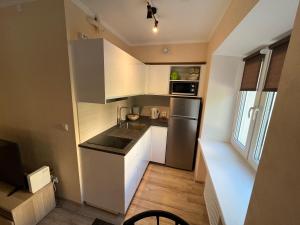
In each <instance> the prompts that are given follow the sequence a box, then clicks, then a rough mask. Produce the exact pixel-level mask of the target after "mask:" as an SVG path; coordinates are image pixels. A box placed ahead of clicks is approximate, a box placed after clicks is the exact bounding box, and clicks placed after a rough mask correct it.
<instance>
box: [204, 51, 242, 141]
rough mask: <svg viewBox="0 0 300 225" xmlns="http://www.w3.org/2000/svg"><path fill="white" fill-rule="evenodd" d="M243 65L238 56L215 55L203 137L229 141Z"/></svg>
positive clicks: (209, 82)
mask: <svg viewBox="0 0 300 225" xmlns="http://www.w3.org/2000/svg"><path fill="white" fill-rule="evenodd" d="M243 64H244V63H243V61H242V59H241V58H239V57H232V56H217V55H215V56H213V58H212V66H211V73H210V76H209V81H208V90H207V99H206V107H205V112H204V118H203V130H202V138H203V139H211V140H217V141H225V142H229V141H230V137H231V132H232V123H233V115H234V109H235V105H236V97H237V93H238V88H239V86H240V81H241V77H242V70H243Z"/></svg>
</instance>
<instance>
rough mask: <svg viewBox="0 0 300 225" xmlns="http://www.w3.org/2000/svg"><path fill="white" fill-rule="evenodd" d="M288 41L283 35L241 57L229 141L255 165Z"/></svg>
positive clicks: (266, 129) (260, 152)
mask: <svg viewBox="0 0 300 225" xmlns="http://www.w3.org/2000/svg"><path fill="white" fill-rule="evenodd" d="M288 43H289V38H286V39H283V40H281V41H279V42H277V43H276V44H274V45H271V46H270V47H269V48H270V49H264V50H263V53H264V54H260V53H255V54H254V55H251V56H248V57H246V58H245V59H244V61H245V67H244V72H243V79H242V83H241V87H240V91H239V97H238V102H237V105H238V107H237V109H236V115H235V120H234V129H233V134H232V144H233V145H234V146H235V147H236V149H238V150H239V152H240V153H241V154H242V155H243V156H244V157H245V158H247V160H248V161H249V163H250V164H251V165H252V166H253V167H254V168H257V166H258V163H259V160H260V158H261V155H262V152H263V146H264V143H265V139H266V136H267V132H268V127H269V123H270V120H271V116H272V112H273V108H274V103H275V100H276V95H277V89H278V85H279V81H280V75H281V71H282V67H283V63H284V59H285V55H286V51H287V47H288Z"/></svg>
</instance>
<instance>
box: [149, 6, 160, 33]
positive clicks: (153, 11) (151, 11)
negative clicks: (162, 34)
mask: <svg viewBox="0 0 300 225" xmlns="http://www.w3.org/2000/svg"><path fill="white" fill-rule="evenodd" d="M156 13H157V8H156V7H153V6H151V4H150V3H149V2H148V1H147V19H153V20H154V27H153V28H152V31H153V33H157V32H158V20H157V19H156V17H155V14H156Z"/></svg>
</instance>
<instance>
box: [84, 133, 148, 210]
mask: <svg viewBox="0 0 300 225" xmlns="http://www.w3.org/2000/svg"><path fill="white" fill-rule="evenodd" d="M150 139H151V128H149V129H148V130H147V131H146V133H145V134H144V135H143V136H142V137H141V138H140V140H139V141H138V142H137V143H136V144H135V145H134V146H133V147H132V149H131V150H130V151H129V152H128V153H127V154H126V155H125V156H123V155H117V154H112V153H107V152H103V151H97V150H92V149H86V148H81V152H80V154H81V174H82V187H83V199H84V201H85V202H86V203H87V204H89V205H91V206H94V207H98V208H101V209H104V210H106V211H110V212H112V213H121V214H125V213H126V211H127V208H128V206H129V204H130V202H131V200H132V198H133V196H134V194H135V191H136V190H137V188H138V185H139V183H140V181H141V179H142V177H143V175H144V172H145V170H146V168H147V165H148V163H149V161H150V157H151V152H150V151H151V149H150V142H151V140H150Z"/></svg>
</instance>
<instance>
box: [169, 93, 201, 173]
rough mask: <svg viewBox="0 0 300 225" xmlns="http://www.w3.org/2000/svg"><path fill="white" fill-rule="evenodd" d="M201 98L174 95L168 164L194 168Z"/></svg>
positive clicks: (181, 167)
mask: <svg viewBox="0 0 300 225" xmlns="http://www.w3.org/2000/svg"><path fill="white" fill-rule="evenodd" d="M201 106H202V104H201V99H199V98H198V99H195V98H181V97H172V98H171V101H170V119H169V127H168V138H167V152H166V165H167V166H171V167H174V168H179V169H185V170H193V167H194V158H195V146H196V139H197V134H198V132H197V130H198V125H199V122H198V120H199V115H200V112H201Z"/></svg>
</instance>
